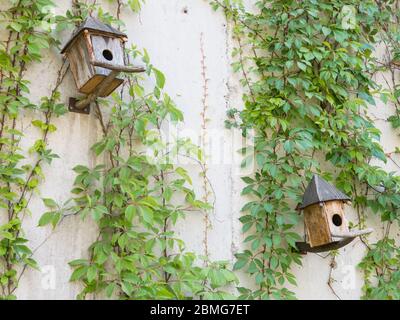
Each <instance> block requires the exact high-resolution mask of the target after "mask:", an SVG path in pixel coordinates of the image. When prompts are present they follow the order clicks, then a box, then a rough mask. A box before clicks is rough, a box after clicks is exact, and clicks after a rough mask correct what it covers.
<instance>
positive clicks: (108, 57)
mask: <svg viewBox="0 0 400 320" xmlns="http://www.w3.org/2000/svg"><path fill="white" fill-rule="evenodd" d="M103 57H104V58H105V59H106V60H108V61H111V60H112V59H113V54H112V52H111V51H110V50H108V49H106V50H103Z"/></svg>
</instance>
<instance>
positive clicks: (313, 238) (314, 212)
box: [304, 203, 331, 247]
mask: <svg viewBox="0 0 400 320" xmlns="http://www.w3.org/2000/svg"><path fill="white" fill-rule="evenodd" d="M304 221H305V225H306V228H307V235H308V237H309V239H308V240H309V243H310V246H311V247H316V246H320V245H323V244H326V243H329V242H331V233H330V230H329V224H328V221H327V218H326V215H325V212H324V208H323V207H322V206H320V204H319V203H317V204H313V205H311V206H308V207H306V208H304Z"/></svg>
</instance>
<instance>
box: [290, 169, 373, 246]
mask: <svg viewBox="0 0 400 320" xmlns="http://www.w3.org/2000/svg"><path fill="white" fill-rule="evenodd" d="M349 201H350V198H349V197H348V196H346V195H345V194H343V193H342V192H341V191H339V190H338V189H336V188H335V187H334V186H332V185H331V184H329V183H328V182H326V181H325V180H324V179H322V178H321V177H319V176H318V175H314V176H313V178H312V180H311V182H310V183H309V185H308V186H307V189H306V191H305V193H304V195H303V201H302V203H301V204H300V205H299V206H298V209H299V210H303V212H304V224H305V229H306V230H305V232H306V240H307V241H306V242H298V243H297V247H298V248H299V250H300V251H302V252H307V251H311V252H322V251H329V250H335V249H338V248H341V247H343V246H344V245H346V244H348V243H350V242H351V241H353V240H354V238H356V237H357V236H361V235H363V234H367V233H370V232H372V231H373V230H372V229H366V230H357V231H350V230H349V226H348V222H347V220H346V216H345V214H344V206H345V203H346V202H349Z"/></svg>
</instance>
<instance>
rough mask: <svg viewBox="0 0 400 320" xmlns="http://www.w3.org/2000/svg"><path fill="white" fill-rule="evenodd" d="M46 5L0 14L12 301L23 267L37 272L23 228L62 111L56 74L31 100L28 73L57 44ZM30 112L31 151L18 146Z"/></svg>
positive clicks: (2, 183)
mask: <svg viewBox="0 0 400 320" xmlns="http://www.w3.org/2000/svg"><path fill="white" fill-rule="evenodd" d="M53 6H54V4H53V2H52V1H50V0H41V1H30V0H18V1H17V0H13V1H9V3H8V5H5V6H4V10H2V11H0V25H1V29H2V35H3V37H2V39H3V40H2V41H1V42H0V298H1V299H15V290H16V289H17V287H18V283H19V281H20V279H21V277H22V275H23V274H24V272H25V270H26V269H27V268H38V265H37V263H36V261H35V260H34V259H33V258H32V255H33V253H32V252H33V251H32V249H31V248H29V245H28V239H27V237H26V235H25V232H24V230H23V227H22V223H23V221H24V218H25V217H26V216H28V215H30V210H29V203H30V200H31V197H32V194H33V192H35V191H37V189H38V186H39V184H40V182H41V181H43V179H44V174H43V164H50V163H51V162H52V160H53V159H54V158H57V155H56V154H54V153H53V152H52V151H51V150H50V149H49V148H48V147H47V137H48V135H49V134H50V133H52V132H54V131H55V130H56V127H55V126H54V125H53V124H51V119H52V118H53V116H59V115H61V114H63V113H64V112H65V107H64V105H63V104H60V103H59V102H58V100H59V97H60V95H59V92H58V91H57V89H58V86H59V84H60V82H61V81H62V74H61V73H60V74H59V77H58V80H57V83H56V85H55V86H54V88H53V90H52V92H51V93H50V94H49V95H47V96H45V97H43V98H42V99H41V101H40V102H39V103H33V102H32V101H30V99H29V93H30V91H29V81H28V80H26V79H25V75H26V71H27V69H28V68H29V66H30V65H31V64H32V63H39V62H41V60H42V56H41V52H42V50H43V49H48V48H49V47H50V46H53V45H56V44H57V41H56V40H55V38H54V37H53V35H52V33H51V25H52V23H53V22H54V20H53V19H52V15H51V13H50V9H51V8H52V7H53ZM32 111H33V112H34V113H33V114H35V115H38V118H37V119H35V120H33V121H32V126H33V127H36V128H37V130H38V134H39V136H40V138H39V139H37V140H36V141H35V142H34V144H33V145H32V146H31V147H30V148H29V150H23V149H22V148H21V146H20V144H21V140H22V139H23V137H24V132H23V131H21V130H20V128H19V126H20V121H21V118H22V116H23V114H24V113H26V112H32Z"/></svg>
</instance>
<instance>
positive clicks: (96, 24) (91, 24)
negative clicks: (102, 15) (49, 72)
mask: <svg viewBox="0 0 400 320" xmlns="http://www.w3.org/2000/svg"><path fill="white" fill-rule="evenodd" d="M83 30H89V31H99V32H102V33H106V34H109V35H111V36H116V37H126V34H125V33H123V32H121V31H119V30H117V29H115V28H114V27H112V26H110V25H108V24H105V23H103V22H101V21H100V20H98V19H95V18H93V17H87V18H86V20H85V21H83V22H82V24H81V25H80V26H79V27H78V28H77V29H76V30H75V31H74V33H73V34H72V37H71V39H69V40H68V42H67V44H66V45H65V46H64V48H63V49H62V50H61V53H64V52H65V51H66V50H67V49H68V47H69V45H70V44H71V43H72V41H73V40H74V39H75V38H76V37H77V36H78V35H79V34H80V33H81V32H82V31H83Z"/></svg>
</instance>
